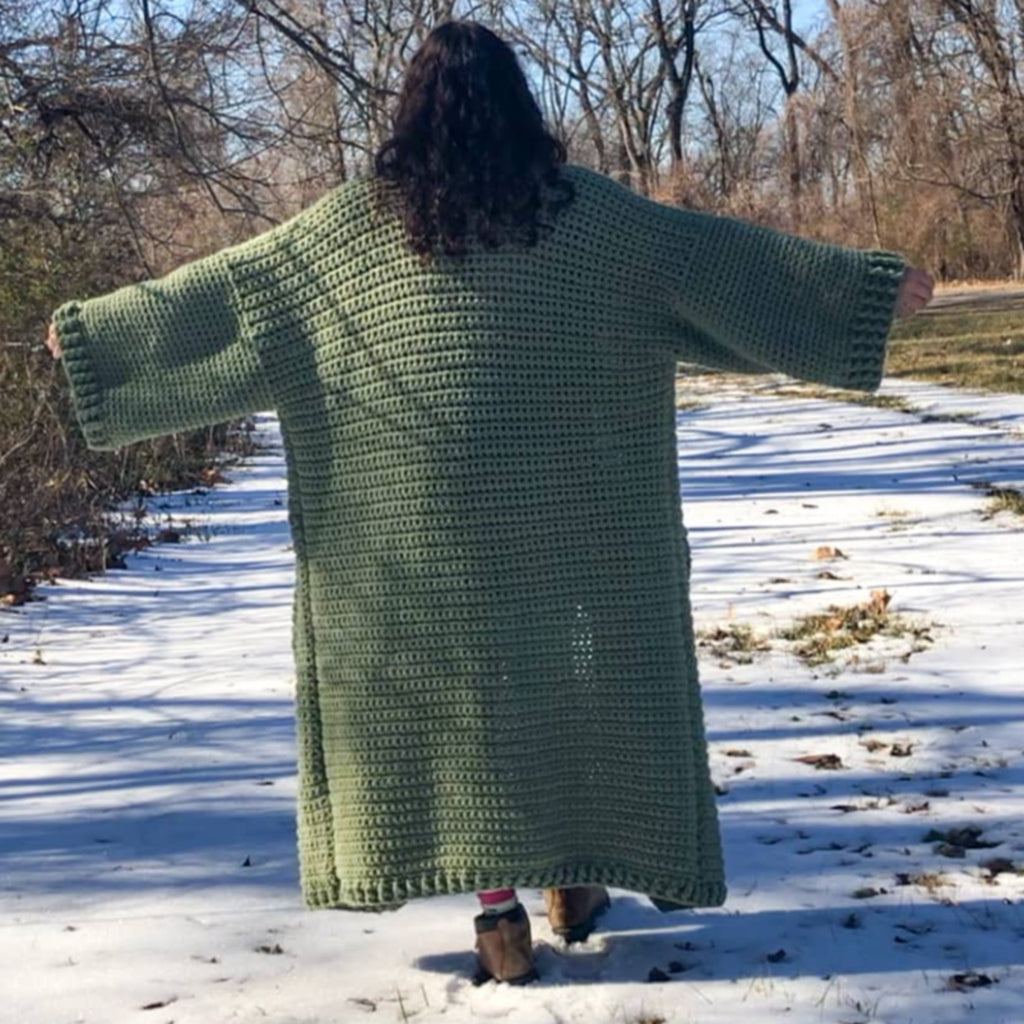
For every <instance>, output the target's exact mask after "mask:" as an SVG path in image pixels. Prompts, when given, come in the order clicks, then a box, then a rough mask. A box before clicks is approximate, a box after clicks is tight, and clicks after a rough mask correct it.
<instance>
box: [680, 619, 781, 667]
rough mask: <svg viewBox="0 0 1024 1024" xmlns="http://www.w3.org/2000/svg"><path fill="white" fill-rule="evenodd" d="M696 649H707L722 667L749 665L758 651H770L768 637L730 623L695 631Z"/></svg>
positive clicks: (744, 626) (743, 626) (742, 625)
mask: <svg viewBox="0 0 1024 1024" xmlns="http://www.w3.org/2000/svg"><path fill="white" fill-rule="evenodd" d="M695 638H696V641H697V646H698V647H703V648H705V649H707V650H708V651H709V652H710V653H711V654H712V655H713V656H714V657H716V658H718V660H719V664H722V665H729V664H734V665H749V664H750V663H751V662H752V661H753V660H754V655H755V654H756V653H757V652H758V651H770V650H771V638H770V636H768V635H766V634H763V633H757V632H755V631H754V629H753V627H751V626H749V625H747V624H746V623H739V622H731V623H729V624H728V625H726V626H712V627H710V628H707V629H699V630H697V631H696V637H695Z"/></svg>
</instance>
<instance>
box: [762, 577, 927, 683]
mask: <svg viewBox="0 0 1024 1024" xmlns="http://www.w3.org/2000/svg"><path fill="white" fill-rule="evenodd" d="M890 598H891V595H890V594H889V592H888V591H886V590H872V591H871V598H870V600H868V601H864V602H862V603H860V604H854V605H846V606H841V605H834V604H833V605H829V607H828V608H827V609H826V611H824V612H818V613H814V614H811V615H804V616H801V617H800V618H798V619H797V620H796V622H794V623H793V624H792V625H791V626H787V627H784V628H782V629H779V630H778V631H777V632H776V636H778V637H779V638H780V639H783V640H791V641H794V642H795V645H796V646H795V647H794V648H793V653H794V654H796V655H797V657H799V658H801V659H802V660H803V661H804V662H806V663H807V664H808V665H821V664H824V663H826V662H830V661H832V656H833V654H835V652H837V651H841V650H845V649H846V648H848V647H853V646H855V645H857V644H866V643H868V642H869V641H870V640H872V639H873V638H874V637H876V636H887V637H904V636H910V637H913V638H914V640H915V645H914V647H913V648H912V649H911V652H910V653H913V652H914V651H915V650H924V647H923V646H921V644H922V642H928V643H930V642H931V639H932V638H931V636H929V635H928V629H929V627H928V625H927V624H922V623H915V622H911V621H909V620H908V619H906V618H905V617H904V616H902V615H898V614H896V613H894V612H891V611H890V610H889V601H890ZM907 657H909V653H908V655H907ZM903 660H904V661H905V660H906V658H904V659H903Z"/></svg>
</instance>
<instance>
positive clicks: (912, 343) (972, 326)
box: [885, 294, 1024, 393]
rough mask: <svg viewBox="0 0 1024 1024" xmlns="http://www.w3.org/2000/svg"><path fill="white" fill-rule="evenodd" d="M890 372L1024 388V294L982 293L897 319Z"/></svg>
mask: <svg viewBox="0 0 1024 1024" xmlns="http://www.w3.org/2000/svg"><path fill="white" fill-rule="evenodd" d="M885 373H886V376H892V377H913V378H915V379H917V380H930V381H935V382H936V383H938V384H948V385H951V386H954V387H970V388H981V389H983V390H986V391H1002V392H1010V393H1020V392H1024V299H1022V298H1021V297H1018V296H1007V297H1002V296H1001V297H999V298H996V299H993V298H992V297H988V298H986V297H985V296H984V294H979V295H978V296H976V297H972V299H971V300H970V301H967V302H958V303H957V304H956V305H950V306H931V307H927V308H925V309H924V310H922V311H921V312H920V313H918V314H916V315H915V316H912V317H908V318H906V319H902V320H897V321H896V323H895V324H894V326H893V329H892V334H891V336H890V342H889V346H888V352H887V356H886V364H885Z"/></svg>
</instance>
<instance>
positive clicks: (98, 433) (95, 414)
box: [51, 300, 116, 450]
mask: <svg viewBox="0 0 1024 1024" xmlns="http://www.w3.org/2000/svg"><path fill="white" fill-rule="evenodd" d="M51 319H52V320H53V325H54V328H55V329H56V332H57V340H58V341H59V342H60V347H61V360H62V362H63V363H64V370H65V372H66V373H67V378H68V382H69V383H70V385H71V402H72V405H73V407H74V410H75V414H76V415H77V417H78V422H79V426H80V427H81V430H82V435H83V436H84V438H85V443H86V445H87V446H88V447H89V448H93V449H105V450H109V449H112V448H115V447H116V445H114V444H113V443H112V442H111V440H110V433H109V430H108V425H107V417H106V412H105V409H104V390H103V385H102V384H101V383H100V381H99V378H98V376H97V375H96V369H95V367H94V365H93V361H92V355H91V353H90V350H89V346H90V339H89V334H88V332H87V331H86V329H85V323H84V321H83V318H82V303H81V302H79V301H77V300H73V301H70V302H65V303H64V304H63V305H62V306H59V307H58V308H57V309H56V310H55V311H54V313H53V316H52V318H51Z"/></svg>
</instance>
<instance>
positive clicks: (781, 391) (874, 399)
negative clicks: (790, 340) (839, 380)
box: [771, 384, 918, 412]
mask: <svg viewBox="0 0 1024 1024" xmlns="http://www.w3.org/2000/svg"><path fill="white" fill-rule="evenodd" d="M771 393H772V394H773V395H782V396H784V397H785V396H790V397H793V398H823V399H825V400H826V401H829V402H851V403H853V404H854V405H871V406H874V407H875V408H878V409H895V410H896V411H897V412H917V411H918V407H917V406H916V405H913V404H912V403H911V402H910V400H909V399H907V398H904V397H903V395H880V394H877V393H872V392H869V391H848V390H846V389H845V388H830V387H827V386H825V385H823V384H780V385H779V386H778V387H774V388H772V392H771Z"/></svg>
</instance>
